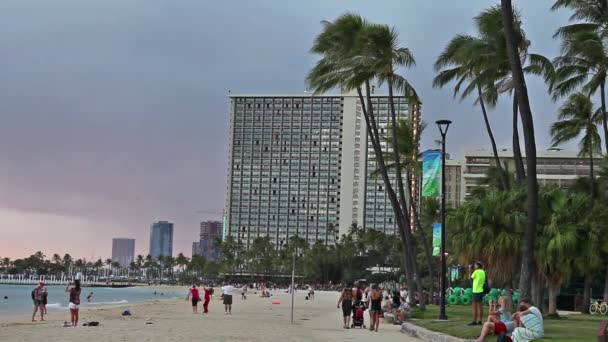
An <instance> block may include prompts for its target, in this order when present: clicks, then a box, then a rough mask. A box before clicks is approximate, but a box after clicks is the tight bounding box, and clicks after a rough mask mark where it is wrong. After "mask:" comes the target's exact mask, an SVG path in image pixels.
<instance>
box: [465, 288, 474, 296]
mask: <svg viewBox="0 0 608 342" xmlns="http://www.w3.org/2000/svg"><path fill="white" fill-rule="evenodd" d="M464 294H465V295H469V296H472V295H473V289H472V288H470V287H469V288H467V289H466V290H464Z"/></svg>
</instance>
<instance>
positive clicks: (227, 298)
mask: <svg viewBox="0 0 608 342" xmlns="http://www.w3.org/2000/svg"><path fill="white" fill-rule="evenodd" d="M232 291H234V286H232V285H230V284H229V283H228V282H225V283H224V286H223V287H222V294H223V297H224V313H225V314H226V315H232Z"/></svg>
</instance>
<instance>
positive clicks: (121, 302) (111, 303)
mask: <svg viewBox="0 0 608 342" xmlns="http://www.w3.org/2000/svg"><path fill="white" fill-rule="evenodd" d="M128 302H129V301H128V300H126V299H123V300H117V301H113V302H93V303H84V304H85V305H115V304H126V303H128Z"/></svg>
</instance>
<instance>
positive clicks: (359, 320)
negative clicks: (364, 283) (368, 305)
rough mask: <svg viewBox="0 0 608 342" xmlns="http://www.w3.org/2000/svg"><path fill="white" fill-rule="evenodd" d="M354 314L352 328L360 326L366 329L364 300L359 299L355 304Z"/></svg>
mask: <svg viewBox="0 0 608 342" xmlns="http://www.w3.org/2000/svg"><path fill="white" fill-rule="evenodd" d="M353 309H354V314H353V323H352V325H351V328H354V327H359V328H363V329H365V328H366V327H365V321H364V313H365V303H363V301H357V302H356V303H355V305H354V306H353Z"/></svg>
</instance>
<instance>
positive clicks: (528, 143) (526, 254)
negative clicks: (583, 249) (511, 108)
mask: <svg viewBox="0 0 608 342" xmlns="http://www.w3.org/2000/svg"><path fill="white" fill-rule="evenodd" d="M501 5H502V18H503V26H504V31H505V38H506V42H507V53H508V55H509V62H510V64H511V72H512V75H513V84H514V88H515V93H516V94H517V102H518V105H519V112H520V115H521V122H522V126H523V132H524V140H525V150H526V166H527V172H528V175H527V177H526V186H527V193H528V194H527V205H528V227H527V229H526V232H525V234H524V241H523V246H522V258H521V268H520V272H519V274H520V277H519V291H520V296H522V297H528V296H529V295H530V287H531V279H532V270H533V266H534V245H535V242H536V229H537V227H536V224H537V222H536V221H537V220H538V183H537V178H536V138H535V136H534V119H533V118H532V109H531V108H530V100H529V99H528V89H527V87H526V79H525V78H524V73H523V70H522V66H521V60H520V56H519V50H518V48H517V44H516V43H515V25H514V23H513V6H512V3H511V0H501Z"/></svg>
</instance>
